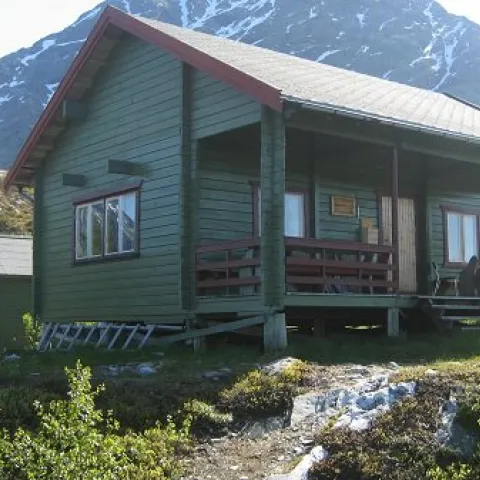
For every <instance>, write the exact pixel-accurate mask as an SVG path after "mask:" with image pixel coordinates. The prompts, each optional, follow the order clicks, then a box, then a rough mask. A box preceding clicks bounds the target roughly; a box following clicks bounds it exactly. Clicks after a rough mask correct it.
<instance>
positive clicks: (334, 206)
mask: <svg viewBox="0 0 480 480" xmlns="http://www.w3.org/2000/svg"><path fill="white" fill-rule="evenodd" d="M330 203H331V212H332V215H335V216H342V217H356V216H357V202H356V200H355V197H346V196H337V195H332V196H331V202H330Z"/></svg>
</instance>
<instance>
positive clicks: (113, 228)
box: [105, 198, 119, 253]
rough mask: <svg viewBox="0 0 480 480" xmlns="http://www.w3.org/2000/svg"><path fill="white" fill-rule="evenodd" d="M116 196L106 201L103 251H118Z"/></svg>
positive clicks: (117, 202)
mask: <svg viewBox="0 0 480 480" xmlns="http://www.w3.org/2000/svg"><path fill="white" fill-rule="evenodd" d="M118 204H119V201H118V198H112V199H110V200H107V201H106V222H105V227H106V232H105V253H118V251H119V249H118V214H119V209H118V207H119V205H118Z"/></svg>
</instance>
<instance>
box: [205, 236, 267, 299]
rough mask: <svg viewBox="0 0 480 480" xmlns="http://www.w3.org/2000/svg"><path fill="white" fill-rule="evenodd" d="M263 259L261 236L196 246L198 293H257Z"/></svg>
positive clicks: (212, 294)
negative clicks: (261, 255) (261, 256)
mask: <svg viewBox="0 0 480 480" xmlns="http://www.w3.org/2000/svg"><path fill="white" fill-rule="evenodd" d="M260 262H261V258H260V239H259V238H248V239H246V240H236V241H229V242H222V243H218V244H212V245H202V246H199V247H197V249H196V271H197V279H196V280H197V282H196V283H197V285H196V289H197V295H199V296H223V295H255V294H258V293H260V284H261V276H260Z"/></svg>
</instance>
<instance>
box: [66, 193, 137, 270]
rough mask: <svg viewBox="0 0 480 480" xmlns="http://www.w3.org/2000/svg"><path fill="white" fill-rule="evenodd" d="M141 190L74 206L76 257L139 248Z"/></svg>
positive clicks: (105, 255)
mask: <svg viewBox="0 0 480 480" xmlns="http://www.w3.org/2000/svg"><path fill="white" fill-rule="evenodd" d="M137 211H138V191H130V192H126V193H121V194H116V195H112V196H105V197H104V198H100V199H99V198H97V199H95V200H93V201H89V202H83V203H79V204H77V205H75V260H77V261H84V260H95V259H102V258H108V257H113V256H121V255H125V254H132V253H135V252H137V251H138V240H137V238H138V227H139V225H138V218H137V216H138V214H137Z"/></svg>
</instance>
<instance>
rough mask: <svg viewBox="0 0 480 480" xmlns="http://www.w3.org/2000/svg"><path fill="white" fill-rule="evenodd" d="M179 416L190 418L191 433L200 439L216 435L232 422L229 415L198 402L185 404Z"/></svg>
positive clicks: (192, 401) (191, 401)
mask: <svg viewBox="0 0 480 480" xmlns="http://www.w3.org/2000/svg"><path fill="white" fill-rule="evenodd" d="M181 416H182V417H185V416H190V418H191V422H192V432H193V433H194V434H195V435H197V436H200V437H201V436H203V435H214V434H218V433H220V432H221V431H222V430H225V428H226V427H228V425H230V424H231V423H232V422H233V417H232V415H231V414H230V413H222V412H219V411H218V410H217V409H216V408H215V407H214V406H213V405H210V404H208V403H205V402H202V401H200V400H190V401H188V402H186V403H185V405H184V406H183V409H182V411H181Z"/></svg>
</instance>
